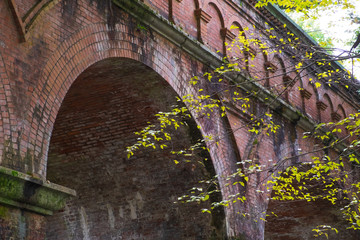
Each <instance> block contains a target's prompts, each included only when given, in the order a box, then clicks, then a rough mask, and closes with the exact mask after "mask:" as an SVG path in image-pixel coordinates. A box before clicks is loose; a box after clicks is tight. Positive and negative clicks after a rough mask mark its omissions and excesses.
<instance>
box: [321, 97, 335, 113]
mask: <svg viewBox="0 0 360 240" xmlns="http://www.w3.org/2000/svg"><path fill="white" fill-rule="evenodd" d="M323 98H324V100H326V101H327V102H328V104H329V107H330V110H331V112H334V106H333V104H332V101H331V99H330V97H329V95H328V94H327V93H325V94H324V96H323Z"/></svg>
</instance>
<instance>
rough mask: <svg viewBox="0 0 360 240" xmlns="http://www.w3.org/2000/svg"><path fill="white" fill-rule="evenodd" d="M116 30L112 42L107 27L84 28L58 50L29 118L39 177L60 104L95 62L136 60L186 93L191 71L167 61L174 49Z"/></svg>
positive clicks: (121, 27)
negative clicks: (82, 74)
mask: <svg viewBox="0 0 360 240" xmlns="http://www.w3.org/2000/svg"><path fill="white" fill-rule="evenodd" d="M116 30H117V33H116V35H115V38H112V39H110V37H109V32H108V28H107V26H106V24H94V25H91V26H88V27H87V28H83V29H81V30H80V31H78V32H76V33H75V34H73V35H72V36H71V37H70V38H69V39H67V40H66V41H65V42H64V43H63V44H62V45H61V46H59V47H58V49H57V51H56V52H55V53H54V54H53V55H52V57H51V58H50V59H49V60H48V62H47V65H46V66H45V68H44V71H43V73H42V76H41V79H40V81H39V85H38V88H37V89H35V90H34V92H33V94H32V95H33V97H32V101H31V106H32V109H31V111H29V112H30V113H29V117H28V118H29V119H31V121H30V126H33V129H31V132H30V131H29V132H28V134H36V135H37V139H39V140H38V141H37V142H36V143H35V144H34V145H35V146H34V148H35V151H37V155H38V156H40V157H41V164H40V167H39V168H38V169H36V170H37V172H38V173H39V174H40V175H45V168H46V152H47V149H48V144H49V142H48V140H49V137H50V133H51V130H52V127H53V124H54V121H55V117H56V114H57V112H58V110H59V107H60V104H61V102H62V100H63V99H64V97H65V94H66V93H67V91H68V89H69V88H70V86H71V85H72V83H73V81H74V80H75V79H76V78H77V76H79V75H80V73H81V72H82V71H83V70H84V69H86V68H87V67H89V66H90V65H92V64H94V63H95V62H98V61H100V60H102V59H106V58H110V57H125V58H130V59H133V60H137V61H139V62H142V63H144V64H145V65H147V66H149V67H151V68H152V69H153V70H154V71H155V72H157V73H158V74H159V75H161V76H162V77H163V78H164V79H165V80H166V81H167V82H168V83H169V84H170V86H172V87H173V88H174V89H175V91H176V92H177V94H179V95H182V94H184V92H185V91H186V88H183V85H184V84H185V80H186V79H189V78H190V76H191V69H185V68H184V69H182V67H181V66H179V65H178V64H177V62H181V61H175V60H176V59H173V58H169V57H165V56H172V52H171V51H172V49H171V47H168V46H167V45H165V44H164V45H161V46H158V47H160V48H156V47H155V46H154V42H152V41H151V40H150V39H148V40H149V41H146V42H144V41H143V39H144V38H146V37H147V36H135V35H134V34H138V35H141V34H143V33H141V32H140V33H139V32H132V30H134V29H130V28H129V27H128V26H125V25H117V29H116ZM125 33H127V34H125ZM160 44H161V43H160ZM160 44H159V45H160ZM174 58H175V57H174ZM45 106H46V107H45ZM42 139H44V141H43V142H42Z"/></svg>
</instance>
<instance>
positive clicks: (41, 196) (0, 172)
mask: <svg viewBox="0 0 360 240" xmlns="http://www.w3.org/2000/svg"><path fill="white" fill-rule="evenodd" d="M75 195H76V193H75V191H74V190H72V189H69V188H65V187H62V186H59V185H56V184H53V183H47V182H44V181H43V180H40V179H36V178H33V177H31V176H29V175H27V174H24V173H21V172H18V171H14V170H11V169H8V168H4V167H1V166H0V239H9V240H10V239H11V240H17V239H31V240H40V239H44V238H45V229H46V228H45V223H46V221H45V216H46V215H52V214H53V212H54V211H58V210H60V209H62V208H63V207H64V205H65V201H66V199H67V198H68V197H70V196H75Z"/></svg>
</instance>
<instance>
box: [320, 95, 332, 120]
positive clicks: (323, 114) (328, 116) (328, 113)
mask: <svg viewBox="0 0 360 240" xmlns="http://www.w3.org/2000/svg"><path fill="white" fill-rule="evenodd" d="M322 98H323V102H324V103H325V104H326V105H327V107H326V109H325V110H322V109H320V112H321V121H325V122H330V121H331V118H332V117H331V114H332V113H333V112H334V106H333V103H332V101H331V99H330V96H329V95H328V94H327V93H325V94H324V95H323V97H322ZM321 110H322V111H321Z"/></svg>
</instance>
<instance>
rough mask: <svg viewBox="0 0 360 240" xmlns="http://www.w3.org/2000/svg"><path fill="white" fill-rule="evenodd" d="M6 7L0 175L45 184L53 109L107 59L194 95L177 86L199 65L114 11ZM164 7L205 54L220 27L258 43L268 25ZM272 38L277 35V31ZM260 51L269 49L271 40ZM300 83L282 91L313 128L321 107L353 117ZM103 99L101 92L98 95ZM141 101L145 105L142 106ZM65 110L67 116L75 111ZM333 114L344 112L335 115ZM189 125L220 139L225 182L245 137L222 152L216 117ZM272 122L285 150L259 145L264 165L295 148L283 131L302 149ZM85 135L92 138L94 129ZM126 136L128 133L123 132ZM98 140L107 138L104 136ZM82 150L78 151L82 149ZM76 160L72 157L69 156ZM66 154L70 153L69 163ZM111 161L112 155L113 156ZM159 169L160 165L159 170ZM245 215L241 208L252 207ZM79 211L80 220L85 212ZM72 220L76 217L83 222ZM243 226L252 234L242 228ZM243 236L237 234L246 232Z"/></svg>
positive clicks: (0, 8)
mask: <svg viewBox="0 0 360 240" xmlns="http://www.w3.org/2000/svg"><path fill="white" fill-rule="evenodd" d="M13 2H14V3H16V6H14V7H15V8H16V9H19V11H18V14H19V15H18V16H14V12H12V11H11V7H12V6H11V5H10V4H11V1H1V2H0V81H1V85H0V104H1V106H0V107H1V119H0V123H1V124H0V156H1V159H0V164H1V165H2V166H6V167H9V168H12V169H15V170H19V171H22V172H25V173H28V174H32V175H34V176H37V177H41V178H45V177H46V171H47V161H48V154H49V152H48V150H49V147H50V148H51V149H53V146H51V144H50V137H51V134H52V130H53V127H54V123H55V119H56V117H57V116H58V111H59V109H60V106H61V105H62V103H63V100H64V98H65V96H66V94H67V92H68V90H69V89H70V87H71V86H72V84H73V82H74V81H75V79H77V78H78V76H79V75H81V74H82V73H83V72H84V71H85V70H86V69H87V68H88V67H89V66H91V65H92V64H94V63H97V62H99V61H102V60H104V59H109V58H127V59H133V60H136V61H138V62H141V63H143V64H145V65H147V66H148V67H151V68H152V69H153V70H154V72H156V73H158V74H159V75H160V76H161V77H162V78H163V79H164V80H165V81H167V83H168V84H169V85H168V86H169V87H170V88H172V89H174V90H175V92H176V93H177V94H178V95H180V96H182V95H184V94H187V93H189V92H195V90H194V89H191V88H188V87H186V86H187V85H186V82H187V80H188V79H189V78H190V77H191V76H193V75H195V74H199V73H201V72H202V70H203V69H205V67H204V64H203V63H200V62H198V61H196V60H195V59H194V58H192V57H190V56H189V55H188V54H187V53H185V52H184V51H182V49H181V48H178V47H176V46H175V45H173V44H172V43H170V42H169V41H168V40H167V39H166V38H164V37H163V36H161V35H159V34H158V33H156V32H155V31H153V30H152V29H148V28H147V26H142V23H141V22H139V21H138V20H136V19H134V18H133V17H131V16H129V15H128V14H127V13H125V12H123V11H122V10H121V9H120V8H118V7H116V6H114V5H112V6H111V8H110V6H109V2H108V1H101V0H78V1H68V0H63V1H51V3H50V4H49V5H46V6H44V7H43V8H30V7H29V6H30V4H31V3H35V1H22V0H14V1H13ZM25 2H26V4H25ZM145 2H146V4H147V5H148V6H151V7H152V8H154V9H155V10H156V11H158V12H159V13H160V14H161V15H162V16H163V17H165V18H168V16H169V15H170V14H169V12H168V11H169V9H170V7H169V6H170V5H169V2H170V1H162V0H159V1H145ZM43 3H44V2H42V4H43ZM210 3H211V4H210ZM172 4H173V5H172V6H173V8H172V10H173V13H172V16H173V17H174V21H175V24H176V25H177V26H178V27H181V28H183V30H184V31H185V32H187V33H189V34H190V35H191V36H195V35H196V34H197V33H199V32H201V33H202V36H201V37H202V40H204V42H205V46H207V47H210V49H212V50H214V49H218V50H222V46H223V40H224V39H223V38H222V37H221V36H220V29H221V28H223V27H224V28H227V29H230V25H231V24H232V23H233V22H235V21H236V22H238V23H239V25H240V26H241V27H242V28H243V29H247V28H248V29H250V30H249V31H248V34H247V37H248V38H264V35H263V29H264V28H266V27H267V26H266V25H265V23H264V22H265V21H268V20H269V19H267V18H265V17H264V16H262V14H261V13H260V12H259V11H257V10H256V9H253V8H252V7H251V6H250V5H248V4H247V2H246V1H244V2H243V3H242V5H240V4H239V3H238V2H237V1H234V2H233V1H220V0H217V1H208V0H205V1H200V2H199V3H198V6H196V4H195V1H190V0H188V1H186V0H183V1H177V0H176V1H175V0H173V1H172ZM209 4H210V5H209ZM184 5H186V6H187V7H189V9H190V10H188V11H187V10H186V12H182V11H185V10H184V9H183V8H181V7H182V6H184ZM41 6H43V5H41ZM195 7H198V8H199V9H201V10H203V11H204V12H205V13H208V14H209V15H210V16H212V18H211V20H210V22H209V23H208V24H205V23H204V22H202V24H197V23H196V20H195V18H194V15H193V10H192V9H193V8H195ZM29 9H33V10H32V12H30V15H29V16H34V18H32V19H31V20H32V21H26V22H25V23H22V22H21V21H20V23H19V22H17V20H16V19H22V18H23V17H24V14H27V13H26V12H27V11H28V10H29ZM216 9H217V10H216ZM111 13H113V15H111ZM268 22H270V21H268ZM270 24H271V22H270ZM24 25H26V28H23V29H21V26H23V27H24ZM19 26H20V27H19ZM254 26H255V28H254ZM142 27H143V28H142ZM205 29H206V31H205ZM277 34H278V35H280V34H281V31H279V32H278V33H277ZM260 35H261V36H262V37H261V36H260ZM24 39H25V40H26V41H24ZM268 42H269V44H272V43H271V41H268ZM279 57H280V58H281V60H282V61H283V62H284V65H285V68H286V69H291V68H292V67H293V66H294V62H293V60H292V59H291V56H288V55H286V54H284V53H282V54H280V55H279ZM273 59H274V58H273V56H268V60H269V61H273ZM264 61H265V60H264V57H263V56H262V54H261V53H258V54H257V57H256V58H255V60H254V61H253V64H254V66H255V67H254V68H253V69H251V70H250V71H251V76H252V77H254V76H258V77H259V78H263V77H264V76H266V71H265V70H264ZM273 63H274V64H278V63H277V62H276V61H275V62H274V61H273ZM88 73H89V72H88ZM199 75H201V74H199ZM289 75H290V77H293V78H294V77H295V76H296V75H297V74H296V73H295V72H292V73H289ZM300 77H301V80H302V83H301V84H300V81H297V82H296V83H295V85H294V86H293V87H292V88H291V89H289V92H288V97H289V102H290V104H291V105H293V106H294V107H295V108H297V109H299V110H300V111H302V112H303V113H306V114H307V115H308V116H309V117H311V118H312V119H314V120H315V121H320V120H326V121H327V120H328V119H329V116H330V115H331V108H330V107H329V106H330V105H332V106H333V107H334V109H333V111H338V112H339V111H340V112H341V113H342V114H341V116H343V117H344V115H345V116H346V115H348V114H349V113H351V112H352V111H353V109H354V108H356V106H355V107H354V106H353V105H352V103H351V102H350V101H349V100H348V99H346V98H344V97H343V93H341V92H339V91H335V90H333V89H331V88H328V87H326V86H325V85H323V86H321V87H320V88H318V89H314V87H313V85H312V84H311V83H310V81H309V80H310V78H313V79H315V77H314V76H313V74H312V73H311V72H310V71H309V72H306V71H304V72H302V73H301V74H300ZM279 81H280V80H279ZM262 84H265V83H264V81H262ZM272 84H273V83H272ZM270 87H272V86H270ZM298 87H302V88H304V89H306V90H307V91H308V92H310V93H311V94H312V95H311V97H310V98H309V99H304V98H302V97H301V96H300V94H299V92H298V91H297V90H298ZM131 88H132V86H128V88H127V89H131ZM99 90H100V89H99ZM105 90H107V89H106V88H104V91H105ZM325 93H326V94H328V95H329V99H330V101H331V104H330V102H329V99H325V97H324V95H325ZM107 95H110V94H107ZM144 101H145V100H144ZM146 101H148V99H147V98H146ZM319 101H322V102H323V103H324V104H327V105H329V106H328V108H327V109H325V111H320V110H319V109H318V107H317V102H319ZM90 103H92V102H90ZM98 103H99V102H94V103H93V104H94V105H93V107H94V108H95V107H97V105H96V104H98ZM72 104H73V106H74V107H77V108H80V105H77V103H76V104H75V103H72ZM87 105H89V104H87ZM338 106H341V107H340V108H339V107H338ZM85 107H88V106H85ZM342 108H343V109H344V113H343V112H342V110H341V109H342ZM154 109H155V108H154ZM97 110H98V109H97ZM116 111H118V110H116ZM116 111H115V112H116ZM59 116H60V115H59ZM214 116H216V115H214ZM87 117H89V118H86V119H88V122H87V123H84V124H85V125H87V124H90V123H91V122H92V123H94V124H98V123H96V120H97V119H96V118H94V119H91V118H90V116H87ZM229 119H230V121H229V122H230V124H231V127H232V128H233V129H236V128H237V127H236V126H234V125H232V124H234V123H237V124H238V125H239V124H241V123H242V121H243V120H242V119H241V117H239V116H235V117H234V116H230V117H229ZM123 120H124V119H122V121H123ZM137 120H139V119H137ZM197 121H198V123H200V124H201V126H202V127H203V132H206V133H215V134H218V136H219V138H220V139H225V140H222V142H221V143H220V145H219V146H216V145H215V144H214V145H212V146H211V149H210V153H211V157H212V160H213V162H214V166H215V169H216V171H217V173H218V174H225V175H226V174H227V173H230V172H231V171H233V170H234V169H233V168H234V164H235V161H236V160H237V159H238V158H239V156H241V157H244V156H245V157H246V156H247V155H248V154H249V151H250V150H249V148H250V147H247V146H250V145H251V141H252V140H251V139H252V138H251V136H250V134H249V133H248V132H247V131H246V130H245V129H242V130H239V131H235V133H234V139H233V140H234V141H235V142H236V144H237V146H236V147H235V145H232V144H231V136H227V135H226V134H225V133H226V132H227V131H226V126H225V125H223V124H222V123H223V121H222V120H220V119H218V118H217V117H215V119H214V120H213V121H209V120H206V119H198V120H197ZM279 122H280V123H281V124H284V125H283V126H284V127H283V128H284V129H285V130H284V133H283V135H284V136H285V137H284V142H285V143H284V144H283V145H282V147H281V146H278V145H277V141H278V140H276V138H275V137H273V139H271V138H267V137H264V140H263V141H262V143H261V147H258V149H260V150H259V153H258V155H260V156H262V157H263V159H264V161H265V162H266V161H268V160H270V159H269V158H272V159H273V158H275V159H273V160H274V161H275V160H278V159H279V158H280V157H281V156H283V155H284V154H285V153H286V151H285V150H284V149H289V148H291V147H293V145H294V144H293V141H294V139H291V140H289V138H287V137H286V136H287V135H288V130H286V129H292V130H291V131H294V129H296V132H297V138H296V139H295V140H296V141H297V142H298V143H297V144H298V145H294V146H301V148H303V149H307V147H306V143H305V142H303V140H302V139H301V134H302V132H303V130H302V129H300V128H299V127H298V126H295V127H294V126H292V125H291V124H293V123H291V124H290V123H286V121H284V123H283V121H280V120H279ZM78 123H79V122H78ZM124 124H125V122H124ZM139 125H141V124H139ZM135 126H136V124H134V125H133V126H132V127H131V129H132V130H133V129H134V127H135ZM286 126H287V127H286ZM289 126H290V127H289ZM93 127H95V126H93ZM107 127H114V126H112V125H111V126H107ZM91 129H92V130H94V131H95V129H96V128H95V129H93V128H91ZM110 129H111V128H110ZM115 130H116V131H122V130H121V129H120V126H119V129H117V128H116V129H115V127H114V131H115ZM123 130H124V131H125V130H126V129H123ZM132 130H131V131H132ZM127 131H128V133H129V132H130V129H127ZM289 131H290V130H289ZM101 133H104V131H101ZM59 134H60V133H59ZM74 134H75V133H74ZM94 134H95V133H94ZM104 134H105V133H104ZM119 134H120V133H119ZM118 136H120V135H118ZM121 136H123V135H121ZM224 136H225V137H224ZM103 137H104V138H106V136H105V135H104V136H103ZM244 139H245V140H244ZM275 140H276V141H275ZM59 141H60V140H59ZM64 141H65V140H64ZM79 141H80V140H79ZM296 141H295V142H296ZM87 143H88V144H94V145H93V146H95V149H96V148H100V147H101V145H102V144H104V143H101V141H100V142H99V141H97V140H96V137H94V139H90V141H88V142H87ZM79 144H80V142H79ZM81 144H84V143H81ZM108 144H110V143H108ZM302 144H303V145H302ZM61 145H62V146H68V150H70V149H71V147H74V145H75V146H76V144H73V142H71V143H68V145H66V143H65V142H62V144H61ZM81 146H82V147H85V146H86V144H85V145H81ZM234 148H236V149H238V150H239V151H238V152H239V154H237V153H236V151H231V150H233V149H234ZM108 149H109V148H108ZM77 150H79V148H77ZM56 151H60V150H56ZM282 151H285V152H282ZM75 152H77V153H78V151H75ZM75 152H72V153H73V154H75ZM279 152H280V155H279ZM93 154H95V155H96V154H98V153H93ZM109 154H110V153H109ZM118 154H120V153H118ZM149 154H150V153H149ZM276 154H278V155H279V156H277V155H276ZM95 155H94V156H95ZM110 155H111V156H113V154H110ZM74 156H75V155H74ZM229 159H230V160H229ZM167 160H168V159H167ZM167 160H164V163H165V161H167ZM164 166H165V164H164ZM64 167H65V166H64ZM87 167H90V166H87ZM175 170H176V169H175ZM175 170H174V171H175ZM64 171H65V170H64ZM69 171H70V170H69ZM175 172H176V171H175ZM82 174H84V173H82ZM137 174H138V173H137ZM49 176H51V175H49ZM86 177H87V178H89V176H86V173H85V175H84V178H86ZM262 177H263V176H257V177H254V179H251V180H250V181H251V182H252V183H256V181H257V178H259V179H261V178H262ZM165 179H166V178H165ZM67 181H72V180H67ZM89 181H90V180H89ZM221 184H222V185H221V186H223V187H224V186H225V184H224V182H222V183H221ZM184 187H185V186H184ZM108 190H109V189H108ZM253 190H254V188H253V187H251V188H248V191H249V194H250V195H252V194H253V195H254V197H253V199H254V202H256V201H258V202H259V203H261V204H262V205H264V206H266V201H265V200H264V199H263V198H262V197H256V196H255V193H253V192H251V191H253ZM231 191H237V190H236V189H235V190H234V189H232V188H231V187H229V188H226V189H223V193H224V194H225V196H226V195H227V194H230V193H231ZM132 193H134V192H132ZM250 195H249V196H250ZM254 202H253V203H254ZM102 204H103V206H105V207H107V206H108V205H107V202H104V201H103V202H102ZM104 204H105V205H104ZM109 204H110V203H109ZM110 205H111V204H110ZM71 206H78V207H79V206H81V204H78V205H76V204H75V205H71V204H70V205H69V207H70V208H71ZM124 206H125V205H124ZM111 207H112V205H111ZM246 207H247V208H249V207H251V205H249V206H246ZM73 209H74V208H73ZM84 209H85V212H86V213H88V212H87V208H84ZM109 209H110V208H109ZM80 210H81V211H80V212H81V213H79V210H76V211H77V213H79V214H80V215H81V214H83V210H82V208H81V207H80ZM104 211H105V213H106V211H110V210H106V209H105V210H104ZM104 211H103V212H104ZM103 212H102V214H103ZM234 212H235V214H234V213H231V211H228V216H227V217H228V219H231V221H229V222H228V232H229V233H231V232H234V233H238V232H242V231H245V230H243V229H242V225H241V222H242V219H238V218H236V216H237V215H236V211H234ZM232 214H233V215H232ZM80 215H78V216H77V217H79V216H80ZM81 216H84V214H83V215H81ZM230 216H232V217H230ZM159 219H160V218H159ZM75 222H76V221H75ZM80 222H81V221H80ZM77 223H79V221H78V222H77ZM80 225H81V224H80ZM80 225H78V226H80ZM110 226H111V225H110ZM248 226H252V227H254V225H251V224H250V223H249V225H248ZM259 226H260V227H257V226H255V227H254V229H251V228H250V229H251V230H249V231H250V232H249V234H255V235H256V233H257V232H259V231H260V232H261V231H262V230H263V229H261V228H262V226H263V225H261V224H260V225H259ZM243 228H246V226H245V227H243ZM255 228H258V229H255ZM246 231H247V230H246Z"/></svg>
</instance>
